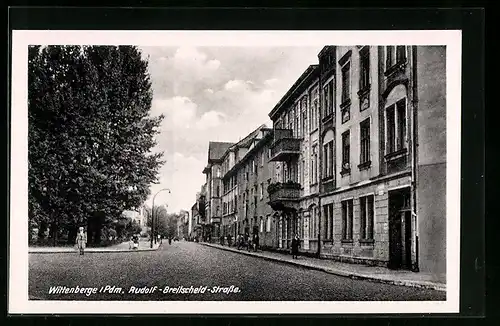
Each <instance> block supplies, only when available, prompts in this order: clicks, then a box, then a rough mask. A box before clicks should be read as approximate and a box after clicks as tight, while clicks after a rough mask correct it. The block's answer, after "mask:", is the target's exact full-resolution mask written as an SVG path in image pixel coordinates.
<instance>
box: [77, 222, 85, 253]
mask: <svg viewBox="0 0 500 326" xmlns="http://www.w3.org/2000/svg"><path fill="white" fill-rule="evenodd" d="M76 245H77V246H78V250H79V251H80V255H83V254H84V251H85V246H86V245H87V232H85V231H84V230H83V226H80V229H79V230H78V234H77V235H76Z"/></svg>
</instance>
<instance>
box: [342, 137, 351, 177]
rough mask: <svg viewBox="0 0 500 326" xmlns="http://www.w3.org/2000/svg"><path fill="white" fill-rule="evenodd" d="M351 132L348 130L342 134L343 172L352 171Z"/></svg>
mask: <svg viewBox="0 0 500 326" xmlns="http://www.w3.org/2000/svg"><path fill="white" fill-rule="evenodd" d="M349 138H350V132H349V130H347V131H346V132H344V133H343V134H342V171H345V172H347V171H349V170H350V169H351V166H350V161H349V158H350V155H351V146H350V139H349Z"/></svg>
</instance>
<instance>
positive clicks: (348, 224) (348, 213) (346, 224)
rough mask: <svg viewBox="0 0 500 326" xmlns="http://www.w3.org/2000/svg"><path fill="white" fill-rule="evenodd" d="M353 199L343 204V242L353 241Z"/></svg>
mask: <svg viewBox="0 0 500 326" xmlns="http://www.w3.org/2000/svg"><path fill="white" fill-rule="evenodd" d="M352 219H353V216H352V199H349V200H345V201H343V202H342V240H347V241H352Z"/></svg>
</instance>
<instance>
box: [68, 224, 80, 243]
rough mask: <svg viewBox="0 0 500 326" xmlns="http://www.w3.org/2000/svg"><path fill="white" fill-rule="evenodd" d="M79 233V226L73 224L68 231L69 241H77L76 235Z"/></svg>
mask: <svg viewBox="0 0 500 326" xmlns="http://www.w3.org/2000/svg"><path fill="white" fill-rule="evenodd" d="M77 233H78V226H72V227H71V228H70V229H69V232H68V243H75V241H76V235H77Z"/></svg>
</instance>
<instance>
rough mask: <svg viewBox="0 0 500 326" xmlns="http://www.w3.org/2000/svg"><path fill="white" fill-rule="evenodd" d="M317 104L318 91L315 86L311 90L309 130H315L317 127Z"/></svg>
mask: <svg viewBox="0 0 500 326" xmlns="http://www.w3.org/2000/svg"><path fill="white" fill-rule="evenodd" d="M318 106H319V92H318V88H315V89H314V90H313V92H312V101H311V114H310V121H309V126H310V131H311V132H312V131H314V130H316V128H318V123H319V122H318V114H319V112H318V110H319V108H318Z"/></svg>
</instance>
